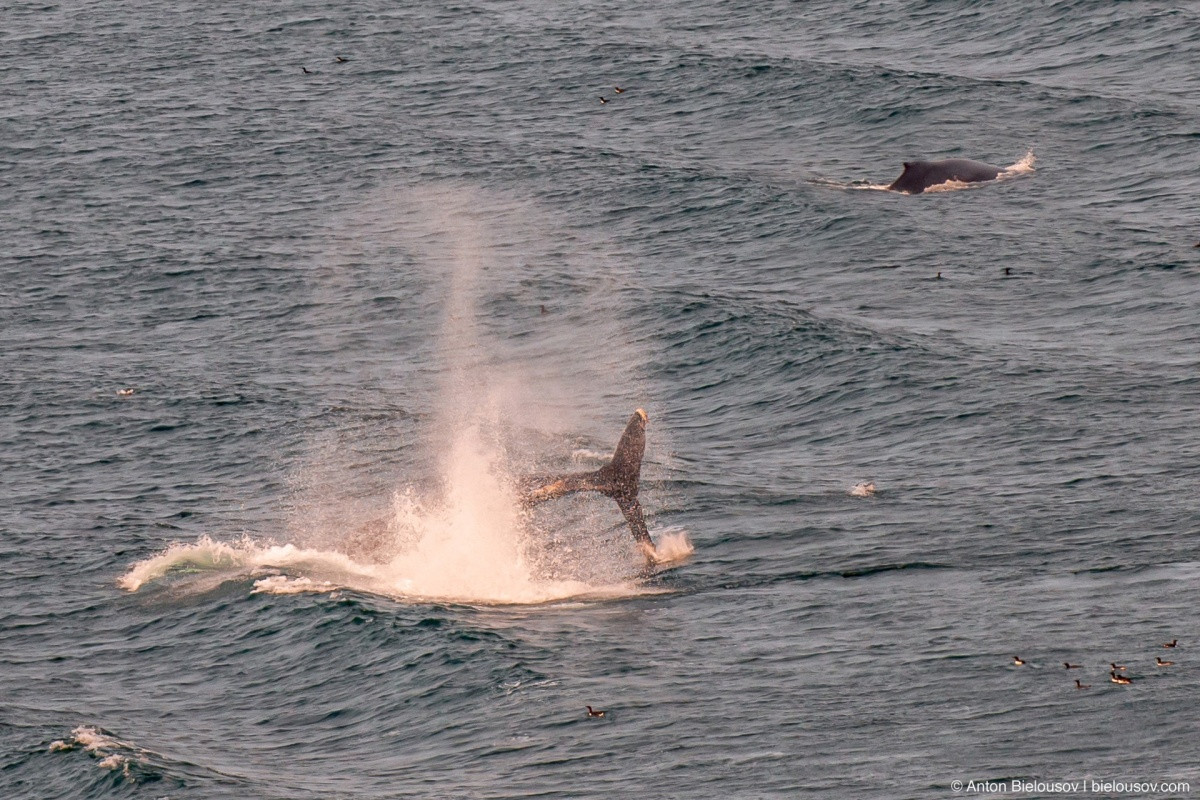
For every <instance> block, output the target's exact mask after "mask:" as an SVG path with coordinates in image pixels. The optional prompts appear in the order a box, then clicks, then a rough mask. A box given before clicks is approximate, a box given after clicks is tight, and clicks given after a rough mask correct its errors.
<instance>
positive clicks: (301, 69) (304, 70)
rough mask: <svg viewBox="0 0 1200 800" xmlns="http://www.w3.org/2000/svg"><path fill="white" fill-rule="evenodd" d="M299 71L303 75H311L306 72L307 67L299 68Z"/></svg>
mask: <svg viewBox="0 0 1200 800" xmlns="http://www.w3.org/2000/svg"><path fill="white" fill-rule="evenodd" d="M300 71H301V72H303V73H304V74H305V75H312V73H311V72H309V71H308V67H301V68H300Z"/></svg>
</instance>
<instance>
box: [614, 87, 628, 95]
mask: <svg viewBox="0 0 1200 800" xmlns="http://www.w3.org/2000/svg"><path fill="white" fill-rule="evenodd" d="M613 91H614V92H616V93H617V94H622V93H624V91H625V90H624V89H622V88H621V87H620V86H614V87H613Z"/></svg>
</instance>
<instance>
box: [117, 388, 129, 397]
mask: <svg viewBox="0 0 1200 800" xmlns="http://www.w3.org/2000/svg"><path fill="white" fill-rule="evenodd" d="M132 394H133V389H117V397H129V396H131V395H132Z"/></svg>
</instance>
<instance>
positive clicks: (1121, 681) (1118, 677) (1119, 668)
mask: <svg viewBox="0 0 1200 800" xmlns="http://www.w3.org/2000/svg"><path fill="white" fill-rule="evenodd" d="M1178 645H1179V640H1178V639H1172V640H1171V641H1169V642H1163V647H1166V648H1168V649H1174V648H1175V647H1177V646H1178ZM1012 663H1013V666H1014V667H1023V666H1025V665H1026V664H1027V663H1029V662H1027V661H1026V660H1025V659H1023V658H1021V657H1020V656H1013V660H1012ZM1062 665H1063V668H1064V669H1082V668H1083V665H1082V664H1072V663H1071V662H1070V661H1064V662H1062ZM1154 666H1156V667H1173V666H1175V662H1174V661H1164V660H1163V658H1162V656H1155V657H1154ZM1108 667H1109V669H1108V680H1109V681H1110V682H1112V683H1115V684H1118V685H1120V686H1129V685H1130V684H1132V683H1133V678H1131V677H1129V676H1128V675H1123V674H1121V673H1124V672H1128V671H1129V668H1128V667H1127V666H1125V665H1124V664H1118V663H1116V662H1115V661H1111V662H1109V664H1108ZM1075 688H1076V689H1090V688H1092V685H1091V684H1090V683H1084V682H1082V681H1081V680H1079V678H1076V679H1075ZM589 708H590V706H589Z"/></svg>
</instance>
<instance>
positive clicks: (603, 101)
mask: <svg viewBox="0 0 1200 800" xmlns="http://www.w3.org/2000/svg"><path fill="white" fill-rule="evenodd" d="M607 102H608V100H606V99H605V97H604V95H600V103H601V104H604V103H607Z"/></svg>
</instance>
